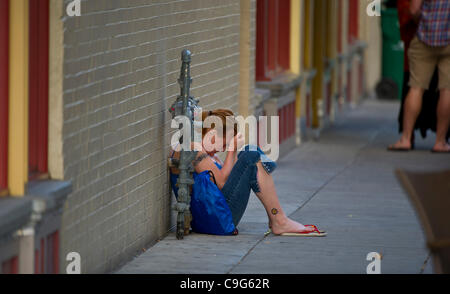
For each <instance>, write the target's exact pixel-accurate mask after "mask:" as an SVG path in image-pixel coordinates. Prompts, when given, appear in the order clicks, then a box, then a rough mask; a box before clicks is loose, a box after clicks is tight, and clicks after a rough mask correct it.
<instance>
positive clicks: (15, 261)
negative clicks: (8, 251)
mask: <svg viewBox="0 0 450 294" xmlns="http://www.w3.org/2000/svg"><path fill="white" fill-rule="evenodd" d="M18 273H19V257H18V256H14V257H13V258H11V259H9V260H7V261H5V262H3V263H2V274H4V275H7V274H10V275H14V274H18Z"/></svg>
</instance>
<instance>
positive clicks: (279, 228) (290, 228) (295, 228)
mask: <svg viewBox="0 0 450 294" xmlns="http://www.w3.org/2000/svg"><path fill="white" fill-rule="evenodd" d="M270 225H271V228H272V232H273V233H274V234H275V235H279V234H283V233H296V232H300V231H305V232H309V231H314V228H312V227H305V226H304V225H302V224H300V223H298V222H296V221H293V220H291V219H290V218H287V217H286V218H285V219H284V220H280V221H277V222H274V223H272V224H270V223H269V226H270Z"/></svg>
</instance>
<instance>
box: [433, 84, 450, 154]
mask: <svg viewBox="0 0 450 294" xmlns="http://www.w3.org/2000/svg"><path fill="white" fill-rule="evenodd" d="M449 125H450V90H448V89H441V90H440V97H439V103H438V108H437V127H436V143H435V144H434V147H433V151H438V152H439V151H440V152H442V151H443V152H450V145H449V144H448V143H447V138H446V137H447V131H448V128H449Z"/></svg>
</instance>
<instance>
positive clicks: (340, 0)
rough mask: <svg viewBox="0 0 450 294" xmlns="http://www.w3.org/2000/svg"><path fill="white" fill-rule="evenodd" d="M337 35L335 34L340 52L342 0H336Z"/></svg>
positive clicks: (340, 51)
mask: <svg viewBox="0 0 450 294" xmlns="http://www.w3.org/2000/svg"><path fill="white" fill-rule="evenodd" d="M337 29H338V35H337V40H338V43H337V47H338V49H337V50H338V52H339V53H342V37H341V36H342V0H338V28H337Z"/></svg>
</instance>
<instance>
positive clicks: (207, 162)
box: [193, 150, 236, 189]
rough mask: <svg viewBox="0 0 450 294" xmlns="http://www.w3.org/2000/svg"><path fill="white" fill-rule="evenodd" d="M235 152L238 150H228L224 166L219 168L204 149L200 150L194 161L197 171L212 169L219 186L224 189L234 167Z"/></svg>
mask: <svg viewBox="0 0 450 294" xmlns="http://www.w3.org/2000/svg"><path fill="white" fill-rule="evenodd" d="M235 153H236V151H228V153H227V157H226V158H225V162H224V165H223V166H222V169H219V168H218V167H217V166H216V165H215V164H214V162H213V161H212V160H211V158H210V156H209V155H208V153H206V152H205V151H204V150H202V151H199V152H198V153H197V157H196V158H195V160H194V161H193V165H194V168H195V171H196V172H197V173H201V172H203V171H205V170H210V171H212V172H213V174H214V177H215V179H216V184H217V186H218V187H219V189H222V188H223V186H224V185H225V183H226V182H227V179H228V176H229V175H230V173H231V170H232V169H233V166H234V157H235V156H236V155H235Z"/></svg>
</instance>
